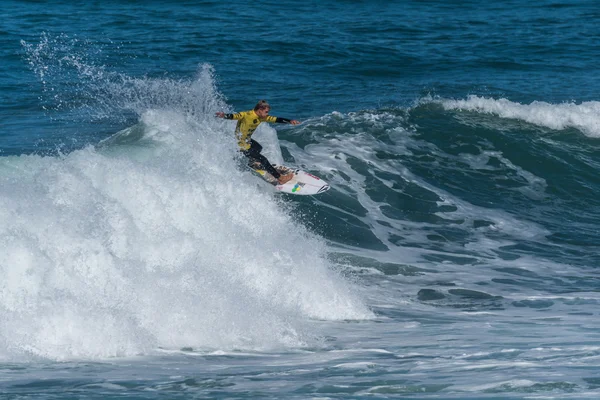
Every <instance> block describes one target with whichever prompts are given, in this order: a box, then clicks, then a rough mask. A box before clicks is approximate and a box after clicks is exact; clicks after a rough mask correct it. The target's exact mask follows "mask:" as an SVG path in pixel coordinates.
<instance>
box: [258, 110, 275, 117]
mask: <svg viewBox="0 0 600 400" xmlns="http://www.w3.org/2000/svg"><path fill="white" fill-rule="evenodd" d="M269 111H271V110H270V109H269V108H261V109H259V110H256V115H258V116H259V117H261V118H265V117H266V116H267V115H269Z"/></svg>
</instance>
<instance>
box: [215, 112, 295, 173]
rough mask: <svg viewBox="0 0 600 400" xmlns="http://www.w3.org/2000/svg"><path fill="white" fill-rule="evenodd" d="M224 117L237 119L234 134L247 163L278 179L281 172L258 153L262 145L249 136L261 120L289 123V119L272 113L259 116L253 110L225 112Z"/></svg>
mask: <svg viewBox="0 0 600 400" xmlns="http://www.w3.org/2000/svg"><path fill="white" fill-rule="evenodd" d="M224 118H225V119H235V120H237V122H238V123H237V126H236V127H235V135H236V137H237V140H238V145H239V146H240V149H241V152H242V153H243V154H244V155H245V156H246V157H248V159H249V162H248V165H250V167H252V168H254V169H264V170H266V171H267V172H268V173H270V174H271V175H273V176H274V177H275V178H276V179H279V177H280V176H281V174H280V173H279V172H277V170H276V169H275V168H273V166H272V165H271V163H270V162H269V160H267V157H265V156H263V155H262V154H260V152H261V150H262V146H261V145H260V144H259V143H258V142H257V141H256V140H252V138H251V137H252V134H253V133H254V131H255V130H256V128H258V126H259V125H260V124H261V122H277V123H289V122H291V120H289V119H287V118H279V117H274V116H272V115H267V116H266V117H265V118H261V117H259V116H258V115H256V113H255V112H254V110H250V111H242V112H239V113H235V114H225V116H224Z"/></svg>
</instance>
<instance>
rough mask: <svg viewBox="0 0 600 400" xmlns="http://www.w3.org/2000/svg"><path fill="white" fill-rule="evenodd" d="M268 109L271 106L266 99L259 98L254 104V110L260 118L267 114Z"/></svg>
mask: <svg viewBox="0 0 600 400" xmlns="http://www.w3.org/2000/svg"><path fill="white" fill-rule="evenodd" d="M270 110H271V106H270V105H269V103H267V101H266V100H261V101H259V102H258V103H256V105H255V106H254V112H255V113H256V115H258V116H259V117H261V118H265V117H266V116H267V115H269V111H270Z"/></svg>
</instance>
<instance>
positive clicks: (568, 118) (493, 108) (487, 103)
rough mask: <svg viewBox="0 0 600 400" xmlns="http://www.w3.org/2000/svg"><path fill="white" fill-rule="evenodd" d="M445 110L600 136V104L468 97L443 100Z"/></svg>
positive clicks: (593, 102)
mask: <svg viewBox="0 0 600 400" xmlns="http://www.w3.org/2000/svg"><path fill="white" fill-rule="evenodd" d="M440 102H441V104H442V105H443V106H444V108H445V109H448V110H467V111H476V112H481V113H487V114H494V115H498V116H499V117H502V118H511V119H518V120H522V121H525V122H528V123H531V124H534V125H538V126H543V127H547V128H550V129H556V130H562V129H566V128H575V129H578V130H580V131H581V132H583V133H584V134H585V135H587V136H590V137H600V102H598V101H587V102H582V103H579V104H577V103H574V102H571V103H561V104H551V103H546V102H543V101H534V102H532V103H530V104H520V103H516V102H512V101H510V100H507V99H493V98H486V97H479V96H469V97H468V98H467V99H465V100H447V99H446V100H440Z"/></svg>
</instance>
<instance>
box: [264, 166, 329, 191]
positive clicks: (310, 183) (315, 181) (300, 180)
mask: <svg viewBox="0 0 600 400" xmlns="http://www.w3.org/2000/svg"><path fill="white" fill-rule="evenodd" d="M273 167H275V169H277V171H279V173H280V174H282V175H285V174H287V173H290V172H291V173H293V174H294V177H293V178H292V179H291V180H289V181H288V182H286V183H284V184H283V185H280V184H279V182H278V181H277V179H275V177H273V175H271V174H269V173H268V172H267V171H265V170H262V169H255V170H254V171H256V172H257V173H258V174H259V175H260V176H261V177H262V178H263V179H264V180H265V181H267V182H269V183H270V184H271V185H273V186H275V189H276V190H278V191H280V192H284V193H289V194H297V195H304V196H310V195H315V194H319V193H324V192H326V191H328V190H329V184H328V183H327V182H325V181H324V180H323V179H321V178H319V177H318V176H315V175H313V174H310V173H308V172H306V171H303V170H301V169H294V168H290V167H285V166H283V165H273Z"/></svg>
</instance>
